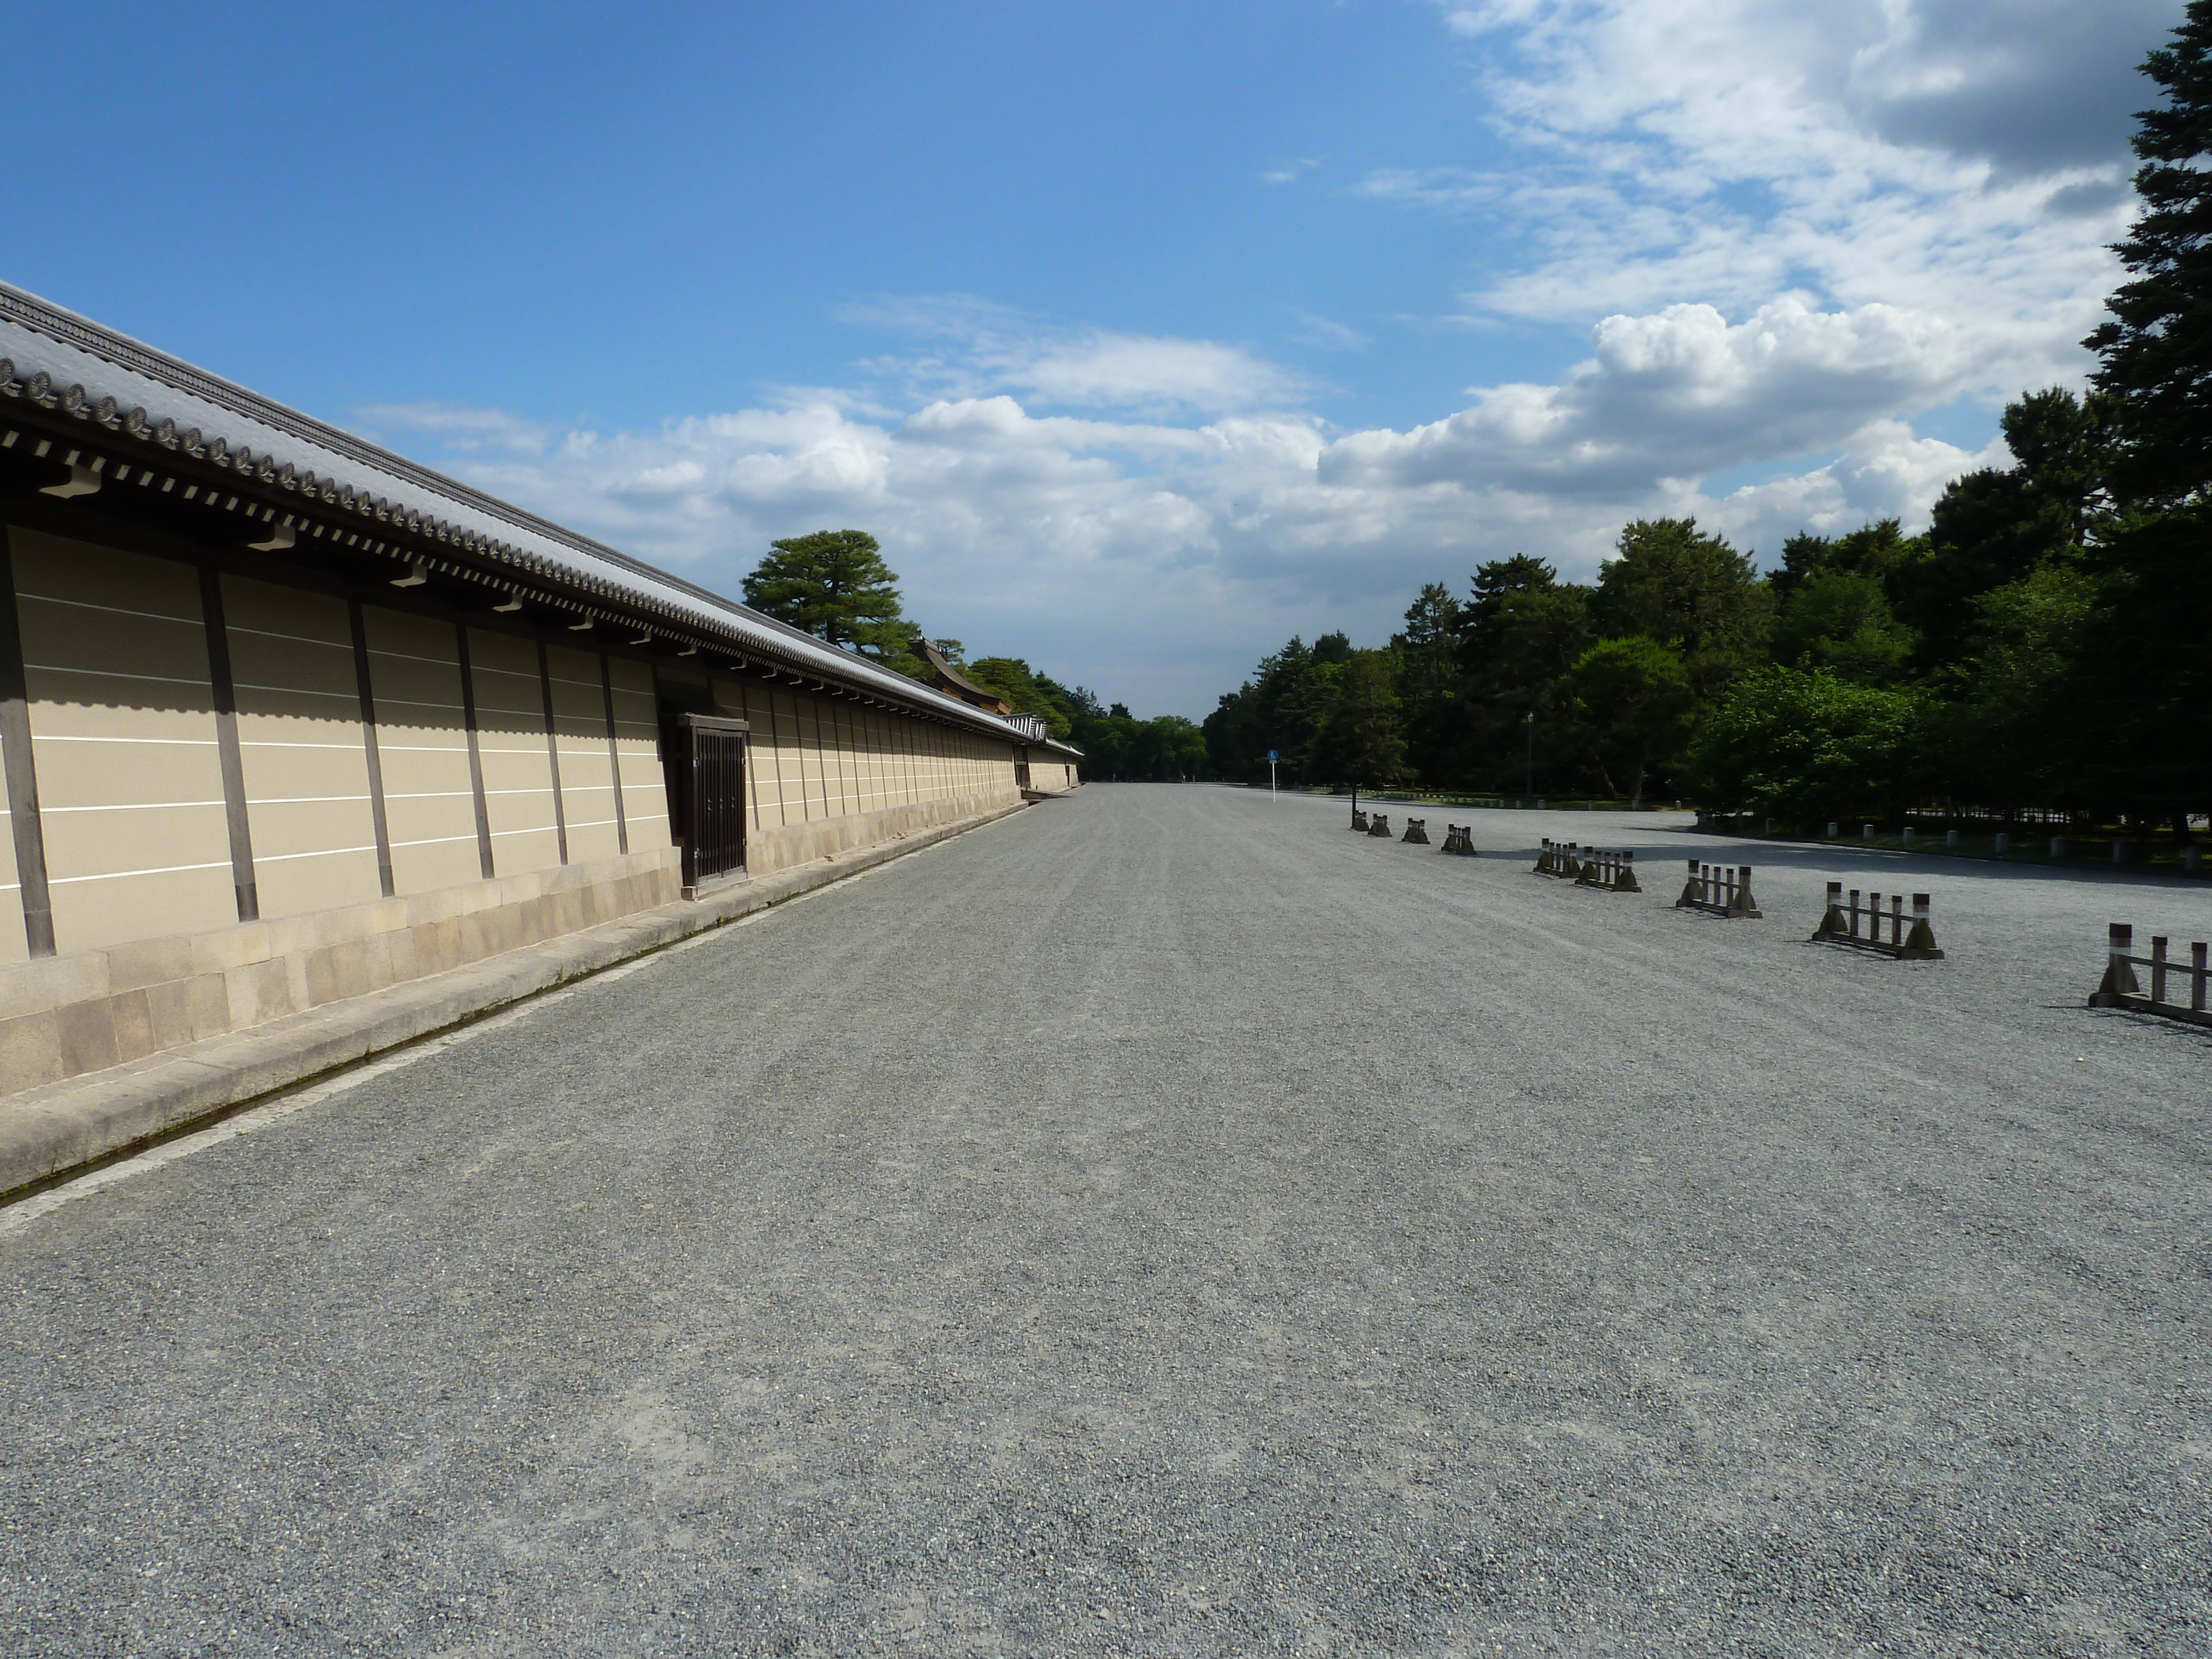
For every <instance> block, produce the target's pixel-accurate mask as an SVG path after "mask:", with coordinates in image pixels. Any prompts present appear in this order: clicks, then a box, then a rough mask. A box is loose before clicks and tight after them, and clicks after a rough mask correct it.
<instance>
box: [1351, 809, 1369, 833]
mask: <svg viewBox="0 0 2212 1659" xmlns="http://www.w3.org/2000/svg"><path fill="white" fill-rule="evenodd" d="M1352 833H1353V834H1354V835H1360V836H1364V835H1365V834H1366V833H1367V814H1366V813H1364V812H1363V811H1360V809H1359V808H1358V807H1357V806H1355V807H1353V808H1352Z"/></svg>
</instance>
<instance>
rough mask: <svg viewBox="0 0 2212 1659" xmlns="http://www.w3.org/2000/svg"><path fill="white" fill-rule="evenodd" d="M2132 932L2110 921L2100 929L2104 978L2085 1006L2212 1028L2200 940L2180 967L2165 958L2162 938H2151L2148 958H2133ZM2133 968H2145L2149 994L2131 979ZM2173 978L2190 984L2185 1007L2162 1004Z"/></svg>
mask: <svg viewBox="0 0 2212 1659" xmlns="http://www.w3.org/2000/svg"><path fill="white" fill-rule="evenodd" d="M2135 931H2136V930H2135V929H2134V928H2133V927H2130V925H2129V924H2128V923H2126V922H2124V921H2116V922H2113V923H2112V925H2111V926H2110V927H2107V928H2106V930H2105V977H2104V979H2103V981H2101V982H2100V984H2099V985H2098V987H2097V988H2096V989H2095V990H2093V991H2092V992H2091V993H2090V994H2089V1006H2091V1007H2092V1008H2134V1009H2137V1010H2139V1011H2140V1012H2143V1013H2146V1014H2163V1015H2165V1016H2166V1018H2168V1019H2180V1020H2186V1021H2188V1022H2189V1024H2191V1025H2212V1011H2208V1010H2207V1008H2206V1006H2205V1004H2206V1000H2207V998H2206V991H2207V988H2208V985H2209V984H2212V966H2208V965H2207V964H2206V962H2205V949H2204V945H2203V943H2202V942H2201V941H2200V942H2199V943H2197V944H2195V945H2191V946H2190V947H2189V963H2188V965H2187V966H2186V967H2184V966H2183V965H2182V964H2181V963H2179V962H2176V961H2174V960H2173V959H2172V957H2169V956H2168V955H2167V954H2166V936H2165V935H2164V934H2163V933H2160V934H2156V935H2154V936H2153V938H2152V939H2151V942H2150V954H2149V955H2148V956H2147V957H2139V956H2136V955H2134V954H2133V951H2134V950H2135ZM2137 968H2148V969H2150V989H2149V990H2148V992H2146V991H2145V990H2144V989H2143V987H2142V981H2141V980H2138V979H2137V978H2136V975H2135V970H2136V969H2137ZM2177 976H2178V977H2179V978H2183V979H2186V980H2187V981H2189V1002H2188V1006H2183V1005H2182V1004H2180V1003H2179V1002H2168V1001H2167V1000H2166V987H2167V985H2168V982H2169V981H2171V980H2172V979H2173V978H2175V977H2177Z"/></svg>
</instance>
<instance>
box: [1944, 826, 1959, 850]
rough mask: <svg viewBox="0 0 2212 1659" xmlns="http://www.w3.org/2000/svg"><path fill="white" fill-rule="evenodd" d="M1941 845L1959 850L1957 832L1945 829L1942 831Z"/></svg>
mask: <svg viewBox="0 0 2212 1659" xmlns="http://www.w3.org/2000/svg"><path fill="white" fill-rule="evenodd" d="M1943 845H1944V846H1946V847H1948V848H1950V849H1951V850H1952V851H1953V852H1954V853H1955V852H1957V851H1958V850H1959V832H1958V831H1957V830H1956V829H1946V830H1945V831H1944V832H1943Z"/></svg>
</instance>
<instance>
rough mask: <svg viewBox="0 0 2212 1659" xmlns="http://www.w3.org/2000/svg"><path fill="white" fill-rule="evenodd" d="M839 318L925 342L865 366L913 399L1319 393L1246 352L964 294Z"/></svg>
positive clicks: (1109, 403) (1176, 406)
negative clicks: (920, 349) (922, 347)
mask: <svg viewBox="0 0 2212 1659" xmlns="http://www.w3.org/2000/svg"><path fill="white" fill-rule="evenodd" d="M843 314H844V315H845V317H846V318H847V319H848V320H850V321H855V322H865V323H869V324H872V325H876V326H878V327H885V328H890V329H894V330H896V331H901V332H904V333H908V334H911V335H915V336H918V337H921V338H923V339H926V340H927V341H929V342H931V343H932V345H933V347H934V349H933V350H931V351H929V352H927V354H924V355H919V356H889V357H881V358H877V359H874V360H872V361H871V362H867V363H866V364H864V365H862V367H863V368H864V369H865V370H866V372H867V373H869V374H872V375H873V376H877V377H880V378H883V379H885V380H893V381H896V382H901V383H902V384H903V385H904V386H906V387H907V389H908V392H909V393H910V394H913V395H930V394H934V395H938V396H943V397H974V396H978V395H985V394H987V393H990V392H997V391H1001V390H1011V391H1015V392H1024V393H1027V394H1028V395H1029V396H1030V398H1031V400H1032V401H1033V402H1036V403H1039V404H1049V405H1053V406H1055V407H1058V408H1062V409H1084V410H1123V411H1128V412H1133V413H1139V414H1149V415H1170V414H1194V413H1195V414H1218V413H1224V412H1226V411H1229V410H1248V409H1261V408H1269V407H1279V406H1282V405H1285V404H1294V403H1297V402H1298V401H1300V400H1302V399H1304V398H1309V397H1310V396H1311V395H1312V394H1313V393H1315V392H1317V391H1319V390H1320V389H1321V388H1320V387H1319V386H1316V384H1315V383H1314V382H1313V381H1311V380H1309V379H1308V378H1307V377H1306V376H1304V375H1303V374H1298V373H1297V372H1296V371H1295V370H1292V369H1288V368H1283V367H1282V366H1281V365H1279V364H1277V363H1271V362H1267V360H1266V359H1265V358H1263V357H1261V356H1257V355H1256V354H1255V353H1254V352H1252V351H1251V350H1250V349H1248V348H1246V347H1243V346H1239V345H1227V344H1223V343H1219V342H1218V341H1213V340H1186V339H1177V338H1175V337H1169V336H1163V335H1146V334H1127V333H1120V332H1116V331H1112V330H1109V329H1100V328H1084V327H1075V326H1070V325H1066V324H1064V323H1057V322H1054V321H1053V320H1051V319H1045V318H1039V317H1036V316H1032V315H1030V314H1029V313H1024V312H1018V311H1014V310H1012V309H1009V308H1007V307H1000V306H994V305H992V304H991V303H989V302H988V301H982V300H978V299H975V298H974V297H972V296H969V295H956V296H952V297H949V298H933V299H921V300H896V301H876V302H874V303H872V304H871V305H867V306H859V307H847V308H846V310H845V312H844V313H843Z"/></svg>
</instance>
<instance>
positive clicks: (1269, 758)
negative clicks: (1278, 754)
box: [1267, 749, 1275, 766]
mask: <svg viewBox="0 0 2212 1659" xmlns="http://www.w3.org/2000/svg"><path fill="white" fill-rule="evenodd" d="M1274 763H1275V751H1274V750H1272V749H1270V750H1268V751H1267V764H1268V765H1270V766H1273V764H1274Z"/></svg>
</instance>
